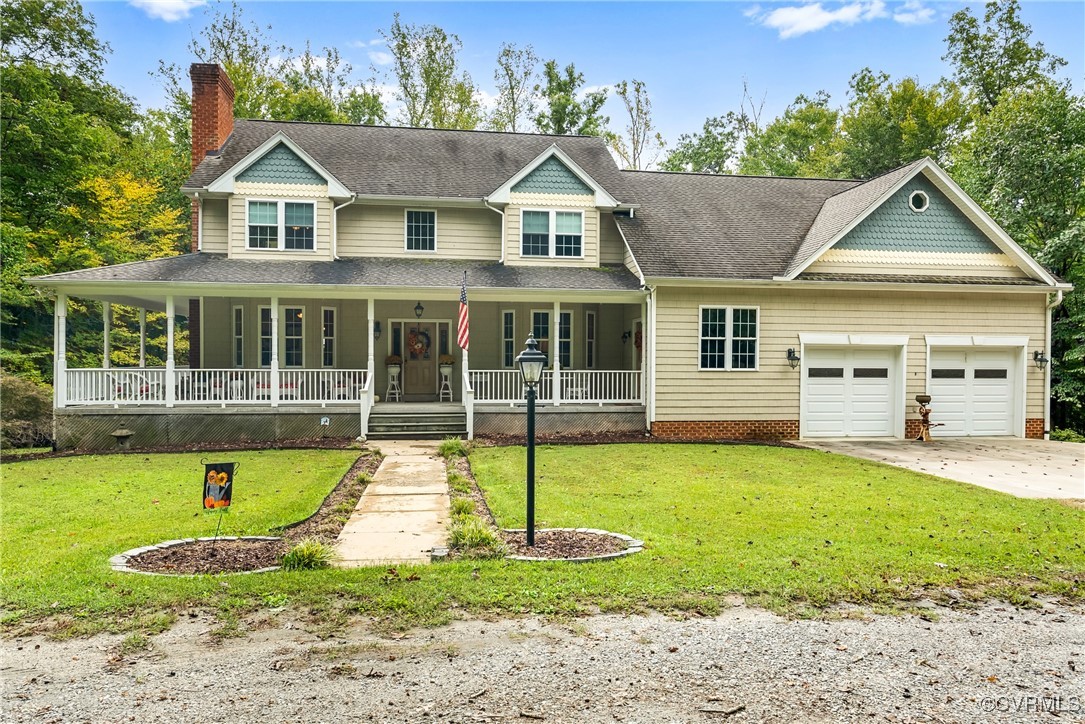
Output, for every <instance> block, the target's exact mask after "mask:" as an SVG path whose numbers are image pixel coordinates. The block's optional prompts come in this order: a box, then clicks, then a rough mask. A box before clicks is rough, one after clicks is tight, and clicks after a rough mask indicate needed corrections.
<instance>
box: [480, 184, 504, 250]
mask: <svg viewBox="0 0 1085 724" xmlns="http://www.w3.org/2000/svg"><path fill="white" fill-rule="evenodd" d="M482 203H483V205H484V206H485V207H486V208H487V209H489V210H490V211H492V212H494V213H495V214H501V263H502V264H504V263H505V247H506V246H508V243H509V240H508V238H507V231H506V228H505V211H504V209H499V208H497V207H495V206H490V199H488V198H484V199H482Z"/></svg>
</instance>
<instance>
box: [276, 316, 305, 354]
mask: <svg viewBox="0 0 1085 724" xmlns="http://www.w3.org/2000/svg"><path fill="white" fill-rule="evenodd" d="M291 309H297V310H298V311H300V312H301V336H300V337H297V336H293V337H287V335H286V313H287V312H289V311H290V310H291ZM279 312H280V313H279V319H280V320H281V322H280V324H282V333H281V334H280V335H279V337H280V339H281V343H282V346H283V350H282V351H283V354H282V358H283V364H282V366H283V367H284V368H290V369H292V370H297V369H305V305H304V304H302V305H300V306H298V305H289V306H288V305H286V304H284V305H282V307H281V308H280V310H279ZM287 339H301V363H300V364H296V365H292V364H287V362H286V340H287Z"/></svg>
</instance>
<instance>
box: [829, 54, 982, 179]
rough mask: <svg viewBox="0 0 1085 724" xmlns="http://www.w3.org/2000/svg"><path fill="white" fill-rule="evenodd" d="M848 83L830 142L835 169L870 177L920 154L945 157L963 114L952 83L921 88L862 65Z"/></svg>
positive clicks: (964, 118)
mask: <svg viewBox="0 0 1085 724" xmlns="http://www.w3.org/2000/svg"><path fill="white" fill-rule="evenodd" d="M850 85H851V101H850V103H849V104H848V108H847V110H846V111H845V112H844V114H843V117H842V118H841V121H840V134H839V136H838V137H837V142H836V154H837V161H836V169H835V170H836V172H837V173H839V174H840V175H842V176H848V177H851V178H871V177H873V176H877V175H878V174H881V173H884V172H886V171H889V170H890V169H893V168H897V167H898V166H903V165H904V164H906V163H910V162H912V161H914V160H916V159H917V158H922V157H923V156H930V157H932V158H934V159H935V160H936V161H939V162H941V163H946V162H947V159H948V157H949V150H950V147H951V146H952V145H953V143H954V142H955V141H956V140H957V138H958V137H959V136H960V135H961V133H962V132H963V131H964V128H965V125H966V123H967V120H968V112H967V109H966V106H965V104H964V101H963V99H962V98H961V93H960V91H959V90H958V88H957V87H956V85H955V84H953V83H951V82H942V83H939V84H936V85H933V86H929V87H926V88H924V87H923V86H921V85H919V84H918V83H917V82H916V81H915V79H914V78H903V79H901V80H899V81H897V82H895V83H894V82H893V81H892V80H891V79H890V78H889V76H888V75H887V74H886V73H875V72H873V71H871V70H870V68H864V69H862V70H861V71H859V72H858V73H856V74H855V75H853V76H852V78H851V84H850Z"/></svg>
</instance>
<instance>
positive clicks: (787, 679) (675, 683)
mask: <svg viewBox="0 0 1085 724" xmlns="http://www.w3.org/2000/svg"><path fill="white" fill-rule="evenodd" d="M931 613H932V614H933V615H932V616H930V617H931V618H933V619H936V620H934V621H926V620H924V619H923V618H920V617H916V616H901V617H892V616H874V617H871V618H868V619H866V620H856V619H851V618H848V619H844V620H838V621H792V620H787V619H784V618H780V617H778V616H775V615H773V614H770V613H767V612H765V611H760V610H754V609H749V608H746V607H744V606H741V605H737V606H735V607H734V608H732V609H731V610H729V611H727V612H726V613H725V614H723V615H721V616H719V617H718V618H715V619H690V620H684V621H678V620H672V619H668V618H665V617H662V616H658V615H653V616H648V617H632V616H631V617H622V616H596V617H592V618H586V619H577V620H574V621H573V622H571V623H570V624H568V625H564V626H563V625H554V624H546V623H542V622H540V621H538V620H535V619H519V620H505V621H497V622H490V621H481V620H470V621H460V622H457V623H455V624H452V625H450V626H446V627H443V628H440V629H433V630H429V629H423V630H416V631H412V632H410V633H409V634H407V635H405V636H402V637H400V638H391V639H390V638H381V637H377V636H374V635H371V634H369V633H367V632H366V631H365V630H364V627H363V626H361V625H356V626H354V627H351V628H349V629H348V630H347V631H345V632H343V633H341V634H339V635H337V636H336V637H334V638H327V639H320V638H318V637H317V636H315V635H313V634H312V633H310V632H307V631H305V630H304V628H303V627H302V625H301V624H300V623H298V621H297V620H296V619H294V618H293V617H292V616H289V615H288V614H286V613H283V614H280V615H278V616H277V617H276V618H274V619H272V620H271V621H267V620H265V621H264V622H263V626H264V627H263V628H258V629H257V630H254V631H251V632H250V633H249V634H248V635H247V636H246V637H244V638H234V639H226V640H225V641H223V642H221V643H216V642H215V641H214V640H213V637H211V636H210V635H209V631H210V629H211V622H210V620H205V619H202V618H195V619H190V618H188V617H187V616H184V615H182V617H181V618H182V621H181V622H179V623H178V624H177V625H176V626H175V627H174V628H173V629H172V630H170V631H168V632H166V633H163V634H161V635H159V636H156V637H154V638H153V639H152V645H151V648H150V649H148V650H146V651H144V652H142V653H139V654H136V655H134V656H127V657H118V656H117V645H118V643H119V642H120V640H121V637H118V636H99V637H95V638H92V639H86V640H76V641H66V642H50V641H45V640H42V639H39V638H34V639H25V638H24V639H7V640H4V641H3V642H2V649H0V650H2V651H3V654H4V655H3V669H2V671H3V682H4V693H3V709H4V712H3V718H4V720H5V721H15V722H24V721H35V722H59V721H93V722H121V721H137V722H138V721H159V722H294V721H298V722H301V721H305V722H313V721H346V720H364V721H380V722H426V721H450V722H476V721H477V722H485V721H516V722H532V721H547V722H604V721H605V722H614V721H622V722H701V721H705V722H720V721H726V722H794V721H804V722H849V721H855V722H859V721H862V722H869V721H934V722H980V721H983V722H998V721H1021V720H1034V719H1037V718H1039V719H1041V720H1043V721H1059V722H1080V721H1085V609H1081V608H1072V609H1068V608H1065V607H1058V606H1055V605H1051V604H1048V605H1045V606H1044V607H1043V608H1042V609H1039V610H1027V611H1025V610H1017V609H1014V608H1012V607H1009V606H1005V605H1001V604H997V603H992V604H986V605H984V606H983V607H981V608H979V609H975V610H949V609H946V608H937V609H934V608H933V605H932V611H931ZM250 623H252V622H250ZM1045 707H1046V708H1047V709H1051V708H1057V709H1059V711H1060V713H1061V716H1060V717H1059V718H1058V719H1055V718H1053V717H1052V716H1051V714H1042V715H1037V714H1035V713H1033V714H1028V713H1027V711H1028V710H1029V709H1030V708H1031V709H1032V710H1033V711H1035V710H1037V709H1040V708H1045Z"/></svg>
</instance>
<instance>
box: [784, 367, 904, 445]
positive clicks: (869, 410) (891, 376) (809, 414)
mask: <svg viewBox="0 0 1085 724" xmlns="http://www.w3.org/2000/svg"><path fill="white" fill-rule="evenodd" d="M804 357H805V358H806V359H805V360H804V368H805V372H804V374H805V375H806V391H805V395H804V397H803V411H802V414H803V422H804V423H805V424H804V430H803V434H804V435H805V436H807V437H890V436H892V435H894V434H895V431H894V423H895V421H896V419H897V414H898V413H897V410H896V408H897V405H896V402H895V397H896V396H895V395H894V394H893V390H895V389H896V384H895V381H896V379H897V374H896V368H897V350H894V349H885V348H869V347H807V348H806V350H805V353H804Z"/></svg>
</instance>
